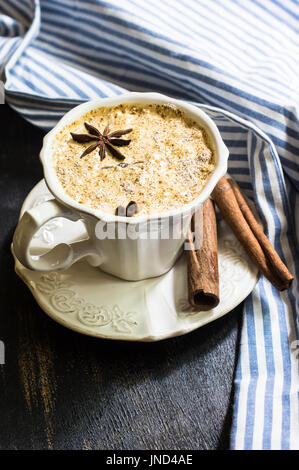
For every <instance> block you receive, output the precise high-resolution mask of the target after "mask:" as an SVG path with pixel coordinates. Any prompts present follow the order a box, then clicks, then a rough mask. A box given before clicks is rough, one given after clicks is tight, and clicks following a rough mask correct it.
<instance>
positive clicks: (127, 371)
mask: <svg viewBox="0 0 299 470" xmlns="http://www.w3.org/2000/svg"><path fill="white" fill-rule="evenodd" d="M0 116H1V147H0V155H1V157H0V192H1V196H0V214H1V224H0V237H1V242H0V290H1V293H0V299H1V314H0V340H2V341H4V343H5V348H6V363H5V365H0V397H1V399H0V449H111V450H112V449H119V450H120V449H129V450H132V449H151V450H154V449H167V450H169V449H179V450H183V449H217V448H222V449H223V448H227V447H228V445H229V433H230V424H231V413H232V408H231V403H232V393H233V391H232V383H233V372H234V367H235V359H236V354H237V344H238V331H239V329H240V318H241V307H239V308H238V309H236V310H234V311H233V312H231V313H230V314H229V315H227V316H225V317H224V318H222V319H220V320H218V321H216V322H214V323H212V324H209V325H207V326H205V327H204V328H201V329H199V330H197V331H196V332H193V333H191V334H189V335H187V336H183V337H179V338H174V339H171V340H167V341H163V342H160V343H152V344H138V343H134V344H133V343H125V342H111V341H105V340H99V339H95V338H89V337H85V336H82V335H79V334H77V333H74V332H72V331H69V330H67V329H65V328H63V327H62V326H60V325H58V324H56V323H55V322H54V321H52V320H51V319H50V318H48V317H47V316H46V315H45V314H44V313H43V312H42V310H41V309H40V308H39V307H38V305H37V304H36V302H35V300H34V298H33V297H32V295H31V293H30V292H29V290H28V289H27V288H26V286H25V285H24V284H23V282H22V281H21V280H20V279H19V278H18V277H17V276H16V274H15V273H14V264H13V259H12V256H11V254H10V243H11V239H12V234H13V230H14V228H15V225H16V223H17V218H18V214H19V210H20V208H21V205H22V202H23V200H24V198H25V197H26V195H27V194H28V192H29V191H30V190H31V189H32V187H33V186H34V185H35V184H36V183H37V182H38V181H39V180H40V179H41V178H42V170H41V165H40V163H39V160H38V152H39V149H40V146H41V140H42V136H43V133H42V131H40V130H39V129H36V128H34V127H33V126H31V125H30V124H28V123H26V122H25V121H23V119H22V118H20V117H19V116H18V115H17V114H16V113H15V112H14V111H12V110H11V109H9V108H8V107H7V106H5V105H2V106H0Z"/></svg>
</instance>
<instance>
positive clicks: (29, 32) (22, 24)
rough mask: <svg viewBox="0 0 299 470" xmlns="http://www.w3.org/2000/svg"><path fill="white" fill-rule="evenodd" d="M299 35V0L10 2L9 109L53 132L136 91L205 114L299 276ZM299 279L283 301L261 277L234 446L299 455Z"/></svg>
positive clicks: (2, 32)
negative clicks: (89, 107) (90, 106)
mask: <svg viewBox="0 0 299 470" xmlns="http://www.w3.org/2000/svg"><path fill="white" fill-rule="evenodd" d="M298 33H299V5H298V2H297V1H292V0H247V1H246V0H245V1H242V2H241V1H237V0H235V1H234V0H226V1H222V0H214V1H210V2H206V1H204V0H197V1H195V0H123V1H121V2H120V1H119V0H110V1H108V0H107V1H102V0H0V68H1V73H2V79H3V81H4V82H5V91H6V100H7V102H8V103H9V104H10V105H11V106H12V107H13V108H14V109H16V110H17V111H18V112H19V113H21V115H22V116H24V118H25V119H27V120H28V121H30V122H32V123H33V124H35V125H37V126H39V127H42V128H43V129H49V128H51V127H52V126H53V125H54V124H55V123H56V121H57V120H58V119H59V118H60V117H61V116H62V115H63V113H65V112H66V111H67V110H69V109H70V108H71V107H73V106H75V105H76V104H78V103H80V102H82V101H86V100H89V99H92V98H95V97H99V96H103V97H107V96H113V95H118V94H121V93H123V92H124V91H125V90H135V91H159V92H161V93H165V94H167V95H170V96H173V97H176V98H181V99H184V100H188V101H189V102H193V103H194V104H196V105H198V106H200V107H202V108H204V109H205V111H206V112H207V113H208V114H209V115H210V116H211V117H212V118H213V119H214V120H215V122H216V124H217V125H218V127H219V129H220V131H221V133H222V136H223V139H224V140H225V143H226V145H227V146H228V147H229V150H230V159H229V173H230V174H231V175H232V176H233V177H234V178H235V180H236V181H237V182H238V184H239V185H240V187H241V188H242V190H243V191H244V192H245V193H246V194H247V196H248V197H249V198H252V199H254V201H255V203H256V206H257V208H258V210H259V213H260V215H261V217H262V219H263V222H264V225H265V230H266V233H267V235H268V236H269V238H270V240H271V242H272V243H273V245H274V246H275V249H276V250H277V252H278V253H279V255H280V256H281V257H282V259H283V260H284V261H285V263H286V264H287V265H288V267H289V269H290V270H291V271H292V273H293V274H295V275H296V273H297V278H298V270H299V266H298V253H297V252H296V249H297V246H296V228H297V235H298V228H299V226H298V218H297V220H296V218H295V216H296V209H298V207H299V204H298V203H299V199H298V189H299V171H298V153H299V152H298V146H299V126H298V115H297V113H298V105H299V97H298V88H299V87H298V76H299V65H298V57H299V34H298ZM199 103H200V104H199ZM297 217H298V210H297ZM297 278H296V279H295V281H294V282H293V285H292V288H291V289H290V290H289V291H287V292H283V293H279V292H277V291H276V290H275V289H274V288H273V287H272V286H271V285H270V284H269V282H268V281H267V280H266V279H264V278H263V277H262V278H261V279H260V280H259V282H258V284H257V285H256V287H255V289H254V291H253V292H252V294H251V295H250V296H249V297H248V298H247V299H246V301H245V303H244V315H243V327H242V337H241V347H240V356H239V360H238V365H237V370H236V374H235V379H234V389H235V401H234V417H233V425H232V433H231V448H232V449H299V419H298V418H299V416H298V396H299V373H298V365H299V341H298V340H299V338H298V311H297V312H296V302H297V308H298V283H297Z"/></svg>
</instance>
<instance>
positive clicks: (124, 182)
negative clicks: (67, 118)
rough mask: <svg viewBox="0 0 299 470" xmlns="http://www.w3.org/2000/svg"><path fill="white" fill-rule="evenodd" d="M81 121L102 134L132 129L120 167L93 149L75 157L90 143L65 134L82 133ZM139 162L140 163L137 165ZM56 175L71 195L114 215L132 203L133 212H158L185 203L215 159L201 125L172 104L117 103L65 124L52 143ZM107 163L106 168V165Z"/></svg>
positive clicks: (202, 183)
mask: <svg viewBox="0 0 299 470" xmlns="http://www.w3.org/2000/svg"><path fill="white" fill-rule="evenodd" d="M84 122H88V123H89V124H91V125H93V126H94V127H96V128H97V129H98V130H99V131H100V132H103V130H104V128H105V127H106V125H107V124H109V128H110V131H111V132H113V131H114V130H119V129H128V128H132V129H133V130H132V132H131V133H130V134H128V135H126V136H125V137H124V138H127V139H131V142H130V144H129V145H128V146H125V147H121V148H119V150H121V153H122V154H123V155H124V156H125V160H124V163H125V165H121V166H119V163H120V162H119V160H117V159H116V158H115V157H113V156H111V155H110V153H109V151H106V158H105V159H104V160H103V161H101V160H100V157H99V148H97V149H95V150H94V151H92V152H91V153H90V154H88V155H86V156H85V157H83V158H80V156H81V155H82V153H83V151H84V150H85V149H86V148H87V147H88V146H90V145H91V143H92V142H89V143H78V142H75V141H74V140H73V139H72V137H71V134H70V132H74V133H80V134H82V133H85V134H86V133H87V131H86V129H85V127H84ZM140 162H142V163H140ZM53 165H54V168H55V171H56V174H57V177H58V179H59V181H60V183H61V185H62V187H63V189H64V191H65V193H66V194H68V195H69V196H70V197H71V198H72V199H74V200H75V201H77V202H79V203H81V204H84V205H85V206H88V207H92V208H94V209H101V210H102V211H104V212H108V213H112V214H114V213H115V210H116V208H117V207H118V206H124V207H126V206H127V204H128V203H129V202H130V201H135V202H137V204H139V205H140V207H142V209H141V211H140V212H139V213H138V214H137V216H138V215H139V214H151V213H161V212H165V211H168V210H171V209H176V208H179V207H181V206H183V205H184V204H188V203H189V202H191V201H192V200H194V199H195V198H196V197H197V196H199V194H200V193H201V191H202V189H203V188H204V186H205V184H206V183H207V180H208V179H209V176H210V175H211V173H212V172H213V171H214V169H215V158H214V155H213V151H212V147H211V145H210V143H209V140H208V136H207V135H206V132H205V131H204V129H203V128H201V127H200V126H199V125H198V124H197V123H196V122H195V121H193V120H192V119H190V118H188V117H187V116H185V114H184V113H183V112H182V111H181V110H180V109H178V108H177V107H176V106H174V105H173V104H169V105H167V104H166V105H147V106H145V105H141V104H138V103H136V104H122V105H118V106H110V107H100V108H97V109H94V110H92V111H90V112H88V113H86V114H84V115H83V116H81V117H80V119H78V120H77V121H75V122H73V123H72V124H70V125H67V126H65V127H64V128H63V129H62V130H61V131H60V132H59V133H58V134H57V135H56V137H55V139H54V143H53ZM106 167H108V168H106Z"/></svg>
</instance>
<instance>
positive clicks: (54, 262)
mask: <svg viewBox="0 0 299 470" xmlns="http://www.w3.org/2000/svg"><path fill="white" fill-rule="evenodd" d="M56 217H64V218H66V219H69V220H73V221H76V220H79V219H80V215H79V214H77V213H76V212H74V211H72V210H71V209H68V208H67V207H65V206H63V205H62V204H60V203H59V202H58V201H56V200H55V199H53V200H50V201H46V202H44V203H42V204H40V205H38V206H37V207H34V208H33V209H30V210H28V211H26V212H25V213H24V214H23V216H22V217H21V219H20V220H19V223H18V225H17V228H16V230H15V233H14V237H13V249H14V253H15V255H16V257H17V259H18V260H19V261H20V263H22V264H23V265H24V266H25V267H26V268H28V269H31V270H33V271H56V270H62V269H67V268H69V267H70V266H71V265H72V264H73V263H75V261H77V260H79V259H81V258H83V257H85V256H88V257H90V262H91V264H93V265H94V266H98V265H99V264H101V256H100V255H98V254H97V253H96V250H95V247H94V246H93V244H92V242H91V241H90V240H89V239H88V240H82V241H79V242H74V243H72V244H70V245H69V244H67V243H60V244H58V245H56V246H55V247H54V248H52V249H51V250H50V251H48V252H47V253H45V254H44V255H41V256H32V255H30V249H29V248H30V243H31V240H32V238H33V237H34V235H35V233H36V232H37V231H38V229H40V227H41V226H42V225H44V224H45V223H46V222H48V221H49V220H51V219H54V218H56Z"/></svg>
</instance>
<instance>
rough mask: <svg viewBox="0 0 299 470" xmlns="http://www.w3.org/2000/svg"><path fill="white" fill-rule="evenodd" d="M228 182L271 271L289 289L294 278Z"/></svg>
mask: <svg viewBox="0 0 299 470" xmlns="http://www.w3.org/2000/svg"><path fill="white" fill-rule="evenodd" d="M228 182H229V184H230V185H231V187H232V190H233V191H234V194H235V197H236V199H237V202H238V204H239V207H240V209H241V211H242V214H243V215H244V217H245V219H246V221H247V223H248V225H249V226H250V228H251V230H252V232H253V233H254V235H255V237H256V238H257V240H258V241H259V244H260V245H261V247H262V249H263V251H264V253H265V255H266V257H267V259H268V261H269V262H270V264H271V266H272V268H273V271H275V273H276V275H277V276H278V277H279V278H280V279H281V281H282V283H285V284H286V288H289V287H290V285H291V283H292V281H293V279H294V276H293V275H292V274H291V273H290V271H289V270H288V268H287V267H286V265H285V264H284V262H283V261H282V260H281V258H280V257H279V255H278V253H277V252H276V251H275V250H274V248H273V246H272V245H271V243H270V241H269V240H268V238H267V237H266V235H265V234H264V232H263V230H262V228H261V226H260V225H259V224H258V222H257V220H256V219H255V217H254V215H253V213H252V212H251V210H250V208H249V206H248V204H247V202H246V201H245V199H244V196H243V194H242V193H241V191H240V189H239V187H238V186H237V184H236V183H235V182H234V181H233V180H232V179H228Z"/></svg>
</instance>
